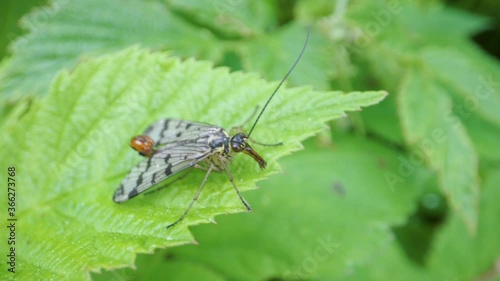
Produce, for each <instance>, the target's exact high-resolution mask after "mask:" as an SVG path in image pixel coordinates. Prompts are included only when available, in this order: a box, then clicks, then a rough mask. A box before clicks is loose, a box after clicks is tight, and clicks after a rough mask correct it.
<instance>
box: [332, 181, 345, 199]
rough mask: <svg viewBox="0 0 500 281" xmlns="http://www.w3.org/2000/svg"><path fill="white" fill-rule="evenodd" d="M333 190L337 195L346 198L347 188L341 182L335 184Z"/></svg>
mask: <svg viewBox="0 0 500 281" xmlns="http://www.w3.org/2000/svg"><path fill="white" fill-rule="evenodd" d="M332 188H333V191H335V193H337V194H338V195H340V196H341V197H344V196H345V187H344V185H343V184H342V183H341V182H340V181H336V182H334V183H333V186H332Z"/></svg>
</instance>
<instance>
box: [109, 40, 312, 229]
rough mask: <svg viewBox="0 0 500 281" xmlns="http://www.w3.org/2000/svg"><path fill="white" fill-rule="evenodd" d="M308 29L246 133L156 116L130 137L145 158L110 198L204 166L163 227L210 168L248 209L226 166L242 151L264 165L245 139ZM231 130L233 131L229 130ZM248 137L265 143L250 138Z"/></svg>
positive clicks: (122, 199)
mask: <svg viewBox="0 0 500 281" xmlns="http://www.w3.org/2000/svg"><path fill="white" fill-rule="evenodd" d="M309 33H310V31H308V32H307V37H306V40H305V43H304V46H303V47H302V50H301V51H300V54H299V55H298V57H297V59H296V60H295V62H294V63H293V65H292V67H291V68H290V69H289V70H288V72H287V73H286V75H285V77H284V78H283V79H282V80H281V81H280V83H279V84H278V86H277V87H276V89H275V90H274V91H273V93H272V94H271V96H270V97H269V99H268V100H267V102H266V103H265V105H264V107H263V108H262V110H261V111H260V113H259V115H258V116H257V119H256V120H255V122H254V123H253V125H252V127H251V129H250V131H249V132H248V134H245V133H244V132H242V131H241V129H239V128H232V129H231V131H230V132H231V134H228V133H227V132H226V131H225V130H224V129H223V128H221V127H219V126H215V125H210V124H205V123H199V122H192V121H186V120H180V119H162V120H158V121H157V122H155V123H153V124H152V125H150V126H149V127H148V128H147V129H146V130H145V131H144V132H143V134H142V135H139V136H135V137H133V138H132V140H131V141H130V145H131V147H132V148H133V149H135V150H136V151H138V152H139V154H141V155H142V156H144V157H146V159H144V160H143V161H142V162H140V163H139V164H137V166H135V167H134V168H132V170H131V171H130V172H129V173H128V175H127V176H126V177H125V179H123V181H122V182H121V184H120V186H119V187H118V189H116V191H115V194H114V196H113V201H114V202H116V203H121V202H125V201H128V200H129V199H131V198H133V197H135V196H137V195H139V194H141V193H142V192H144V191H146V190H148V189H149V188H151V187H153V186H155V185H157V184H159V183H160V182H162V181H164V180H166V179H168V178H170V177H172V176H174V175H176V174H180V173H181V172H183V171H185V170H187V169H189V168H199V169H202V170H205V171H206V174H205V177H204V178H203V181H202V182H201V185H200V187H199V188H198V191H197V192H196V194H195V195H194V197H193V199H192V200H191V203H190V204H189V206H188V207H187V209H186V210H185V211H184V213H183V214H182V215H181V216H180V217H179V219H177V220H176V221H175V222H173V223H171V224H169V225H168V226H167V229H168V228H170V227H172V226H174V225H176V224H177V223H179V222H180V221H182V220H183V219H184V218H185V217H186V215H187V214H188V213H189V211H190V210H191V208H192V207H193V204H194V203H195V202H196V201H197V200H198V197H199V195H200V193H201V191H202V190H203V187H204V186H205V183H206V181H207V179H208V177H209V175H210V173H211V172H213V171H216V172H222V171H224V172H226V173H227V175H228V177H229V180H230V182H231V184H232V185H233V187H234V190H235V191H236V193H237V194H238V197H239V198H240V200H241V202H242V203H243V205H245V207H246V209H247V210H248V211H251V210H252V208H251V207H250V205H249V204H248V202H247V201H246V200H245V199H244V198H243V196H242V195H241V193H240V191H239V190H238V187H237V186H236V184H235V182H234V179H233V176H232V174H231V172H230V171H229V168H228V166H229V164H230V163H231V161H232V158H233V156H234V155H235V154H237V153H240V152H242V153H244V154H246V155H249V156H250V157H252V158H253V159H254V160H255V161H256V162H257V163H258V164H259V167H260V168H261V169H265V168H266V161H265V160H264V159H263V158H262V156H260V155H259V154H258V153H257V152H256V151H255V150H254V149H253V148H252V147H251V146H250V144H249V143H248V142H249V140H251V139H250V135H251V134H252V132H253V130H254V129H255V126H256V125H257V123H258V121H259V119H260V117H261V116H262V114H263V113H264V111H265V110H266V108H267V106H268V105H269V102H270V101H271V99H272V98H273V97H274V95H275V94H276V92H278V90H279V88H280V87H281V85H282V84H283V83H284V81H285V80H286V79H287V78H288V76H289V75H290V73H291V72H292V71H293V69H294V68H295V66H296V65H297V63H298V62H299V61H300V59H301V57H302V55H303V53H304V51H305V49H306V46H307V43H308V41H309ZM233 132H236V133H234V134H233ZM251 141H253V142H254V143H256V144H260V145H266V144H262V143H259V142H256V141H254V140H251ZM275 145H280V144H275ZM271 146H272V145H271Z"/></svg>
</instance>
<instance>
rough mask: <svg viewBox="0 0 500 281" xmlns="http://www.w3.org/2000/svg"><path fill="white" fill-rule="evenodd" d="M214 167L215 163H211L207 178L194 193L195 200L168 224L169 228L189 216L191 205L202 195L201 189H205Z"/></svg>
mask: <svg viewBox="0 0 500 281" xmlns="http://www.w3.org/2000/svg"><path fill="white" fill-rule="evenodd" d="M213 169H214V165H210V167H209V168H208V170H207V174H206V175H205V178H204V179H203V181H202V182H201V185H200V187H199V188H198V191H197V192H196V194H195V195H194V197H193V200H192V201H191V203H190V204H189V206H188V208H187V209H186V211H184V214H182V216H181V217H180V218H179V219H178V220H176V221H175V222H174V223H171V224H169V225H168V226H167V229H169V228H171V227H172V226H174V225H176V224H178V223H179V222H180V221H181V220H183V219H184V217H186V216H187V214H188V213H189V210H191V207H193V204H194V202H196V201H197V200H198V197H199V196H200V193H201V191H202V190H203V187H204V186H205V183H206V182H207V179H208V176H209V175H210V173H211V172H212V170H213Z"/></svg>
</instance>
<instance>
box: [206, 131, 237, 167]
mask: <svg viewBox="0 0 500 281" xmlns="http://www.w3.org/2000/svg"><path fill="white" fill-rule="evenodd" d="M230 140H231V138H230V137H229V135H228V134H227V132H226V131H224V130H222V129H221V130H220V131H218V132H217V133H215V134H213V135H211V136H210V137H209V139H208V145H209V146H210V148H211V149H212V154H211V155H210V156H208V157H207V159H206V161H207V162H208V163H210V164H213V165H214V166H216V167H217V168H218V169H219V170H221V171H222V170H224V167H225V166H227V165H229V164H230V163H231V161H232V160H233V154H234V153H233V152H232V150H231V149H230V144H229V142H230Z"/></svg>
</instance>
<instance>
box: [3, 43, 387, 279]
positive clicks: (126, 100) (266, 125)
mask: <svg viewBox="0 0 500 281" xmlns="http://www.w3.org/2000/svg"><path fill="white" fill-rule="evenodd" d="M303 63H304V62H303ZM276 86H277V83H266V82H264V81H263V80H260V79H258V78H257V77H256V75H251V74H243V73H241V72H236V73H231V74H230V73H229V72H228V69H226V68H216V69H213V68H212V66H211V64H210V63H207V62H197V61H194V60H192V59H190V60H187V61H184V62H181V61H180V60H179V59H177V58H174V57H168V56H166V55H164V54H162V53H152V52H150V51H149V50H140V49H138V48H130V49H127V50H125V51H122V52H119V53H117V54H115V55H111V56H103V57H99V58H97V59H90V60H87V61H84V62H81V63H80V64H78V66H77V67H76V68H75V69H74V70H73V71H71V73H69V72H62V73H61V74H60V75H59V76H58V77H57V78H56V79H55V80H54V83H53V84H52V86H51V90H50V94H49V95H48V96H47V97H46V98H45V99H43V100H41V101H38V102H36V103H35V104H33V105H32V106H31V109H30V111H29V113H28V114H27V115H25V116H24V117H23V118H22V119H21V120H20V121H19V122H17V123H15V124H14V123H12V122H6V123H5V124H7V125H5V127H4V128H5V130H6V131H7V132H9V134H8V137H7V138H5V139H4V140H2V143H1V144H0V145H1V146H2V147H3V149H2V151H1V154H0V157H1V158H2V159H5V161H4V162H3V163H5V164H4V165H15V166H16V169H17V170H18V171H19V178H22V189H23V192H22V196H19V198H18V209H17V215H18V216H19V217H20V218H22V219H21V220H19V229H34V230H36V231H32V232H23V233H22V235H19V240H18V245H19V246H18V251H19V252H18V253H19V255H18V256H19V260H18V262H19V267H20V268H23V269H24V270H22V271H20V272H19V275H18V277H19V278H21V279H36V278H41V279H69V278H71V279H73V280H81V279H85V278H86V277H87V276H88V275H87V274H88V273H87V270H91V271H96V270H98V269H99V268H102V267H105V268H112V267H122V266H126V265H128V266H132V264H133V260H134V257H135V253H137V252H151V251H152V250H153V249H155V248H158V247H167V246H174V245H179V244H185V243H193V242H194V241H193V237H192V236H191V233H190V232H189V231H188V229H187V226H188V225H193V224H198V223H201V222H209V221H213V217H214V216H215V215H218V214H223V213H235V212H240V211H243V210H244V207H243V206H242V204H241V202H240V200H239V199H238V197H237V196H236V194H235V192H234V189H233V188H232V186H231V184H230V183H229V181H228V179H227V176H226V175H225V174H220V175H217V174H215V175H212V176H211V177H210V180H209V181H208V183H207V185H206V187H205V189H204V192H203V194H202V196H201V197H200V199H199V202H198V203H197V204H195V205H194V207H193V209H192V210H191V212H190V214H189V216H188V217H186V219H185V220H183V221H182V223H180V224H179V225H177V226H176V227H174V228H173V229H171V230H169V231H167V230H165V226H166V225H167V224H168V223H169V222H173V221H174V220H176V219H177V218H178V217H179V216H180V215H181V214H182V212H184V210H185V208H186V207H187V205H188V204H189V203H190V202H191V200H192V197H193V195H194V193H195V191H196V189H197V188H198V186H199V184H200V183H201V181H202V179H203V176H204V173H203V172H200V171H195V172H193V173H191V174H190V175H189V177H186V178H185V179H182V180H180V181H178V182H176V184H175V185H174V186H172V187H170V188H166V189H164V190H162V191H159V192H157V193H155V195H154V196H144V197H143V196H141V197H139V198H137V199H134V200H131V201H130V202H127V203H125V204H115V203H113V201H112V200H111V198H112V194H113V192H114V190H115V188H116V187H117V186H118V184H119V182H120V181H121V180H122V179H123V177H124V176H125V175H126V174H127V172H128V171H129V170H130V169H131V168H132V167H133V166H134V165H135V164H136V163H137V162H139V161H141V160H143V159H144V158H143V157H141V156H139V155H137V154H136V153H135V152H134V151H132V150H131V149H130V148H129V147H128V145H127V143H128V141H129V139H130V137H131V136H133V135H136V134H139V133H141V132H142V130H144V129H145V128H146V127H147V126H148V125H149V124H150V123H152V122H153V121H155V120H157V119H159V118H165V117H178V118H183V119H186V120H196V121H202V122H206V123H211V124H216V125H220V126H223V127H225V128H227V129H229V128H230V127H231V126H238V125H241V123H242V122H243V121H244V120H246V119H247V118H248V117H249V116H250V114H251V113H252V111H253V110H254V107H255V106H256V105H261V106H262V105H263V103H264V102H265V101H266V99H267V98H268V97H269V95H270V93H271V92H272V91H273V90H274V88H275V87H276ZM385 95H386V93H385V92H364V93H362V92H353V93H350V94H343V93H341V92H315V91H312V90H311V89H310V88H295V89H281V90H280V91H279V93H278V94H277V95H276V97H275V99H274V100H273V101H272V103H271V104H270V106H269V107H268V110H267V111H266V112H265V114H264V115H263V116H262V118H261V119H260V123H259V124H258V125H257V127H256V129H255V132H254V134H253V135H252V137H253V138H254V139H256V140H259V141H261V142H265V143H276V142H279V141H282V142H283V143H284V145H282V146H278V147H262V148H260V147H259V148H258V151H259V153H260V154H261V155H262V156H263V157H264V158H265V159H266V160H267V161H268V169H267V170H265V171H260V170H259V169H258V165H256V163H255V162H254V161H253V160H252V159H250V158H249V157H235V159H234V161H233V164H232V165H231V166H230V169H231V171H232V173H233V176H234V178H235V182H236V183H237V184H238V187H239V188H240V190H242V191H245V190H248V189H253V188H255V181H256V180H261V179H263V178H265V177H267V176H268V175H270V174H272V173H276V172H277V171H279V170H280V168H279V165H278V164H277V162H276V160H277V159H278V158H279V157H281V156H283V155H286V154H289V153H290V152H292V151H295V150H298V149H300V148H301V145H300V141H301V140H303V139H305V138H307V137H309V136H312V135H314V134H315V133H316V132H318V131H319V130H321V129H323V128H324V127H325V125H324V124H323V122H325V121H327V120H330V119H333V118H338V117H341V116H344V115H345V113H344V111H346V110H359V109H360V107H361V106H368V105H371V104H374V103H377V102H379V101H380V100H382V99H383V98H384V97H385ZM248 126H249V125H246V126H245V127H246V128H248ZM256 149H257V148H256ZM4 170H5V169H4ZM20 188H21V187H20ZM2 198H4V197H2ZM2 200H5V199H2ZM2 204H3V203H2ZM61 237H64V239H61Z"/></svg>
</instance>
